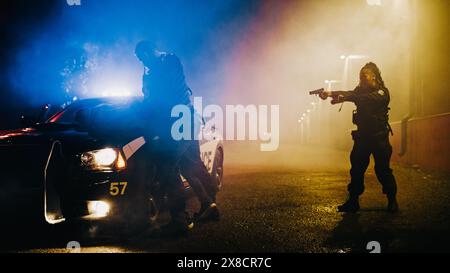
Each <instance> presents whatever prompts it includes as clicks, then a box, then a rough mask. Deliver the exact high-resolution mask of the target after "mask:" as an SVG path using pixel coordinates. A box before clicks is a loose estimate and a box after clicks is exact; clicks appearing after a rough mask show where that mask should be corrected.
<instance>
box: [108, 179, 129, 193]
mask: <svg viewBox="0 0 450 273" xmlns="http://www.w3.org/2000/svg"><path fill="white" fill-rule="evenodd" d="M127 184H128V182H112V183H111V185H110V187H109V194H111V195H112V196H117V195H119V194H120V195H124V194H125V189H126V188H127Z"/></svg>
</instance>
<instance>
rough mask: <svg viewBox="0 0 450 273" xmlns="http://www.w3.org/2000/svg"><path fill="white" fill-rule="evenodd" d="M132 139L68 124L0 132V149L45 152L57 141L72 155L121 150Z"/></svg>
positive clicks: (45, 125)
mask: <svg viewBox="0 0 450 273" xmlns="http://www.w3.org/2000/svg"><path fill="white" fill-rule="evenodd" d="M132 138H133V137H131V136H125V135H124V134H121V133H120V132H117V134H116V135H113V134H110V133H102V132H98V131H92V130H91V131H89V130H85V131H83V130H80V129H78V128H76V126H73V125H70V124H44V125H38V126H36V127H35V128H23V129H16V130H7V131H0V149H2V148H5V147H9V148H11V147H24V146H38V147H40V148H42V149H43V150H47V149H46V148H49V147H50V146H51V145H52V143H54V142H55V141H58V142H60V143H61V144H62V147H63V150H64V151H65V153H69V154H73V153H79V152H84V151H88V150H91V149H100V148H103V147H105V146H108V147H118V148H121V147H122V146H123V145H124V144H126V143H128V142H129V141H130V139H132Z"/></svg>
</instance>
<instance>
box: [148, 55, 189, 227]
mask: <svg viewBox="0 0 450 273" xmlns="http://www.w3.org/2000/svg"><path fill="white" fill-rule="evenodd" d="M145 69H146V70H145V73H144V76H143V88H142V91H143V93H144V98H145V99H144V106H145V114H146V115H147V117H146V122H148V124H147V128H148V129H149V132H148V136H147V138H149V139H154V137H156V136H157V137H158V140H157V141H152V143H153V145H150V146H149V148H150V149H151V152H150V153H151V154H153V156H155V155H156V157H157V160H156V162H157V164H158V166H157V167H158V174H159V178H160V181H161V185H162V187H163V190H165V191H166V192H167V193H168V195H169V203H170V212H171V215H172V220H173V221H175V222H180V223H184V222H185V220H186V219H185V214H184V213H185V207H186V202H185V196H184V190H183V183H182V181H181V179H180V177H179V170H178V163H179V161H180V159H181V157H182V155H183V154H184V153H185V151H186V150H187V149H188V146H189V143H188V142H186V141H175V140H174V139H173V138H172V136H171V127H172V124H173V122H174V119H175V118H172V117H171V111H172V108H173V107H174V106H175V105H180V104H181V105H188V106H191V103H190V99H189V96H190V91H189V87H188V86H187V84H186V81H185V76H184V72H183V67H182V65H181V62H180V60H179V59H178V57H176V56H175V55H173V54H167V53H163V54H162V55H161V56H160V57H159V58H158V62H156V64H153V66H152V67H151V68H150V69H147V68H145Z"/></svg>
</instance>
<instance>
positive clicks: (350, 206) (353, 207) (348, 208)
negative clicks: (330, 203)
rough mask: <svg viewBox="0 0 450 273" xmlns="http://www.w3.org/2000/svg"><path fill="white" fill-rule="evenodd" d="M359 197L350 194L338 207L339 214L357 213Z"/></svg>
mask: <svg viewBox="0 0 450 273" xmlns="http://www.w3.org/2000/svg"><path fill="white" fill-rule="evenodd" d="M358 199H359V196H358V195H352V194H350V196H349V198H348V200H347V201H346V202H345V203H344V204H342V205H340V206H338V211H340V212H357V211H358V210H359V200H358Z"/></svg>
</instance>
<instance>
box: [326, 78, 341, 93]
mask: <svg viewBox="0 0 450 273" xmlns="http://www.w3.org/2000/svg"><path fill="white" fill-rule="evenodd" d="M340 82H341V81H338V80H325V84H326V85H327V91H331V90H332V85H333V84H335V83H340Z"/></svg>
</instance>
